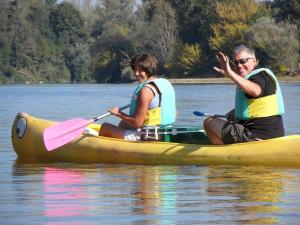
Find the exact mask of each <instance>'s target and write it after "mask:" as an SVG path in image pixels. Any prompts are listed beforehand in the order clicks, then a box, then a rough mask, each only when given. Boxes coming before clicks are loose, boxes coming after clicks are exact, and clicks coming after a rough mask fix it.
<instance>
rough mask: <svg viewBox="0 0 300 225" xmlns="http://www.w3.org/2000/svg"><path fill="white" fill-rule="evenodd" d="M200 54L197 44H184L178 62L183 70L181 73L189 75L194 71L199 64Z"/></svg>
mask: <svg viewBox="0 0 300 225" xmlns="http://www.w3.org/2000/svg"><path fill="white" fill-rule="evenodd" d="M201 56H202V52H201V48H200V45H199V44H197V43H196V44H185V45H184V47H183V49H182V53H181V56H180V57H179V62H178V63H179V65H180V66H181V68H182V70H183V71H184V73H183V74H186V75H190V74H191V73H193V72H196V70H195V68H197V65H199V64H200V62H201V61H200V60H201ZM198 69H199V66H198Z"/></svg>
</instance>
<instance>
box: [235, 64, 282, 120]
mask: <svg viewBox="0 0 300 225" xmlns="http://www.w3.org/2000/svg"><path fill="white" fill-rule="evenodd" d="M261 71H265V72H266V73H267V74H268V75H269V76H270V77H271V78H272V80H273V82H274V84H275V85H276V93H275V94H273V95H268V96H264V97H260V98H253V99H249V98H247V96H246V94H245V93H244V92H243V91H242V90H241V89H240V88H239V87H237V89H236V95H235V117H236V118H237V119H240V120H249V119H253V118H262V117H269V116H275V115H282V114H283V113H284V103H283V98H282V94H281V90H280V87H279V84H278V81H277V79H276V77H275V75H274V74H273V72H272V71H271V70H269V69H266V68H261V69H256V70H253V71H252V72H251V73H249V74H248V75H247V76H246V77H245V79H247V80H248V79H249V78H250V77H252V76H254V75H255V74H258V73H260V72H261Z"/></svg>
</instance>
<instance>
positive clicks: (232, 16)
mask: <svg viewBox="0 0 300 225" xmlns="http://www.w3.org/2000/svg"><path fill="white" fill-rule="evenodd" d="M299 26H300V2H299V0H290V1H285V0H273V1H257V0H185V1H182V0H142V1H137V0H65V1H57V0H0V83H25V82H30V83H39V82H43V83H70V82H71V83H80V82H99V83H100V82H113V83H116V82H130V81H133V80H134V74H133V72H132V71H131V68H130V66H129V63H128V60H129V58H130V57H131V56H133V55H134V54H137V53H141V52H150V53H152V54H154V55H155V56H156V57H157V58H158V60H159V62H160V65H159V75H163V76H165V77H169V78H171V77H174V78H175V77H176V78H187V77H188V78H193V77H198V78H199V77H212V76H217V75H216V74H215V73H214V72H213V70H212V69H211V68H212V66H214V65H215V64H216V60H215V54H216V53H217V52H218V51H223V52H225V53H227V54H229V55H230V54H231V50H232V49H233V48H234V47H235V46H237V45H239V44H247V45H249V46H252V47H253V48H254V49H255V50H256V53H257V57H258V59H259V60H260V65H261V66H267V67H270V68H272V69H273V70H274V71H275V72H276V73H277V74H279V75H284V76H287V75H295V74H297V73H299V71H300V65H299V52H300V44H299V42H300V32H299Z"/></svg>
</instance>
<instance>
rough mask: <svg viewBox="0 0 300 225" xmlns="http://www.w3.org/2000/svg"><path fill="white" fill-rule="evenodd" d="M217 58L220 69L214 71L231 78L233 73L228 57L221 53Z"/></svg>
mask: <svg viewBox="0 0 300 225" xmlns="http://www.w3.org/2000/svg"><path fill="white" fill-rule="evenodd" d="M216 57H217V60H218V61H219V67H213V69H214V70H215V71H217V72H218V73H221V74H223V75H224V76H227V77H231V74H232V72H233V71H232V69H231V67H230V64H229V58H228V56H227V55H225V54H224V53H222V52H219V53H218V54H217V55H216Z"/></svg>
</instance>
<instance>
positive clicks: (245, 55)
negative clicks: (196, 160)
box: [204, 45, 285, 144]
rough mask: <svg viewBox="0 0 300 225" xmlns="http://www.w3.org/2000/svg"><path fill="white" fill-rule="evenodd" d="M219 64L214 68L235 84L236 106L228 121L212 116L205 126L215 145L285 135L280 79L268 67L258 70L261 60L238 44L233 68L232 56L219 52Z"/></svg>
mask: <svg viewBox="0 0 300 225" xmlns="http://www.w3.org/2000/svg"><path fill="white" fill-rule="evenodd" d="M216 57H217V60H218V61H219V67H214V68H213V69H214V70H215V71H217V72H218V73H220V74H222V75H224V76H227V77H229V78H230V79H231V80H232V81H233V82H234V83H235V84H236V85H237V88H236V96H235V109H234V110H232V111H231V112H229V113H228V115H229V118H230V119H228V121H225V120H222V119H220V118H214V117H209V118H207V119H205V120H204V129H205V131H206V134H207V136H208V138H209V139H210V141H211V142H212V143H213V144H232V143H240V142H249V141H256V140H264V139H270V138H276V137H281V136H284V135H285V134H284V127H283V121H282V114H283V113H284V104H283V99H282V95H281V91H280V87H279V84H278V81H277V79H276V77H275V75H274V74H273V72H272V71H271V70H269V69H266V68H260V69H256V66H257V64H258V60H257V59H256V57H255V52H254V50H253V49H252V48H249V47H247V46H245V45H241V46H238V47H236V48H235V49H234V51H233V69H232V68H231V66H230V62H229V58H228V56H227V55H225V54H224V53H222V52H219V53H218V54H217V56H216Z"/></svg>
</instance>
